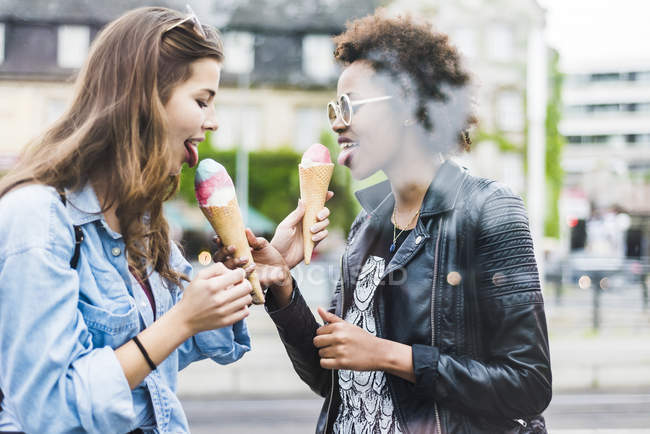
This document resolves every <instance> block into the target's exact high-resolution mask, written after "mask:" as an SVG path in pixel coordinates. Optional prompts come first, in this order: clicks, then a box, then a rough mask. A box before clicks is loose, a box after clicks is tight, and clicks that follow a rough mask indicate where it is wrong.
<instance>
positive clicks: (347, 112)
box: [327, 94, 392, 127]
mask: <svg viewBox="0 0 650 434" xmlns="http://www.w3.org/2000/svg"><path fill="white" fill-rule="evenodd" d="M391 98H392V96H390V95H386V96H378V97H375V98H367V99H359V100H356V101H351V100H350V97H349V96H347V95H346V94H343V95H341V96H340V97H339V100H338V101H330V102H329V103H327V119H328V120H329V123H330V127H333V126H334V123H335V122H336V119H337V118H340V119H341V121H342V122H343V123H344V124H345V126H346V127H349V126H350V123H352V114H353V112H354V110H353V107H356V106H360V105H363V104H368V103H371V102H379V101H385V100H387V99H391Z"/></svg>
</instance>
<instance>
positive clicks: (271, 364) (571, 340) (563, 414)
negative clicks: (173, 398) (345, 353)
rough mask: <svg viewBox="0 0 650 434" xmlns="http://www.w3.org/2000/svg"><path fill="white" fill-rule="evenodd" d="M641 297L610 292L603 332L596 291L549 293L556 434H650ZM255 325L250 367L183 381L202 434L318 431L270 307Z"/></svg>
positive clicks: (316, 297) (648, 357)
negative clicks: (596, 321) (596, 315)
mask: <svg viewBox="0 0 650 434" xmlns="http://www.w3.org/2000/svg"><path fill="white" fill-rule="evenodd" d="M332 269H333V267H332V266H326V267H324V268H323V269H322V270H321V272H322V273H321V274H323V276H325V277H327V278H326V279H325V280H324V282H325V283H323V285H322V286H321V287H317V288H315V289H314V288H312V289H311V290H307V291H306V299H307V300H308V303H309V305H310V307H312V309H314V310H315V309H316V307H317V306H319V305H326V304H327V302H328V299H329V293H328V291H329V290H330V289H329V288H327V282H328V281H331V280H330V278H331V276H329V274H331V273H332ZM315 273H317V274H318V273H320V272H318V271H315ZM640 294H641V292H640V289H639V288H637V287H633V286H628V287H622V288H612V289H610V290H609V291H605V292H604V293H602V294H601V298H600V309H599V329H598V330H594V329H593V316H594V310H593V303H592V302H593V298H592V295H593V293H592V292H591V291H590V290H580V289H578V288H566V289H565V291H564V293H563V294H562V297H561V298H559V299H558V297H557V296H556V294H555V292H554V291H552V290H547V291H546V292H545V301H546V313H547V323H548V326H549V339H550V349H551V364H552V370H553V391H554V398H553V401H552V403H551V406H550V407H549V409H548V410H547V412H546V413H545V414H546V417H547V422H548V424H549V427H551V428H552V429H551V432H557V433H563V434H569V433H571V434H582V433H599V434H610V433H625V432H629V433H634V434H637V433H642V432H643V433H650V311H649V310H648V309H647V308H644V306H643V305H642V303H641V301H640V300H641V298H640V297H641V296H640ZM247 321H248V326H249V330H250V333H251V338H252V345H253V347H252V350H251V351H250V352H249V353H248V354H246V355H245V356H244V357H243V359H242V360H240V361H238V362H236V363H234V364H232V365H228V366H216V365H215V363H214V362H212V361H201V362H197V363H194V364H192V365H191V366H189V367H188V368H186V369H185V370H184V371H182V372H181V373H180V376H179V387H178V391H179V396H180V397H181V399H182V400H183V402H184V406H185V408H186V410H187V413H188V418H189V420H190V424H191V426H192V428H193V432H196V433H204V432H205V433H207V432H211V433H214V432H224V433H226V432H230V433H247V432H251V433H277V432H281V433H283V434H292V433H305V432H313V429H314V423H315V420H316V417H317V415H318V412H319V409H320V405H321V403H322V400H321V399H320V398H318V397H317V396H316V395H314V394H313V393H312V392H311V391H310V390H309V388H308V387H307V386H306V385H305V384H304V383H302V381H300V379H299V378H298V376H297V375H296V374H295V372H294V371H293V368H292V366H291V362H290V361H289V358H288V356H287V355H286V353H285V350H284V347H283V346H282V343H281V342H280V339H279V337H278V335H277V331H276V329H275V326H274V325H273V323H272V321H271V320H270V319H269V317H268V315H267V314H266V312H265V311H264V308H263V307H259V306H257V307H253V309H252V312H251V315H250V317H249V318H248V320H247ZM215 421H219V424H218V426H217V425H215Z"/></svg>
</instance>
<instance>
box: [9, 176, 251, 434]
mask: <svg viewBox="0 0 650 434" xmlns="http://www.w3.org/2000/svg"><path fill="white" fill-rule="evenodd" d="M67 199H68V200H67V204H66V205H64V204H63V202H62V201H61V200H60V197H59V195H58V193H57V192H56V191H55V190H54V189H53V188H51V187H46V186H42V185H29V186H25V187H22V188H19V189H16V190H14V191H12V192H10V193H9V194H7V195H5V196H4V197H3V198H2V199H1V200H0V389H2V391H3V392H4V394H5V396H6V397H5V400H4V402H3V403H2V407H3V411H2V412H0V431H11V430H23V431H25V432H28V433H68V432H92V433H126V432H128V431H131V430H133V429H135V428H138V427H140V428H143V429H144V430H145V431H148V430H150V431H152V432H156V433H183V432H188V431H189V430H188V426H187V419H186V417H185V414H184V412H183V409H182V408H181V405H180V402H179V401H178V398H177V397H176V394H175V391H176V385H177V372H178V371H179V370H181V369H183V368H184V367H186V366H187V365H188V364H190V363H192V362H194V361H197V360H201V359H205V358H208V357H209V358H211V359H212V360H214V361H215V362H217V363H220V364H227V363H232V362H234V361H236V360H238V359H239V358H241V357H242V356H243V354H244V353H245V352H247V351H248V350H249V349H250V338H249V336H248V330H247V328H246V324H245V322H244V321H241V322H239V323H237V324H235V325H233V326H232V327H225V328H222V329H218V330H213V331H208V332H202V333H199V334H197V335H195V336H194V337H192V338H190V339H189V340H187V341H186V342H185V343H183V344H182V345H181V346H180V347H179V348H178V349H177V350H175V351H174V352H173V353H172V354H171V355H170V356H169V357H168V358H167V359H166V360H165V361H164V362H163V363H161V364H160V366H158V369H156V370H155V371H153V372H151V373H150V374H149V375H148V376H147V378H146V379H145V380H144V382H143V383H142V384H140V385H139V386H138V387H137V388H136V389H134V390H133V391H131V390H130V388H129V385H128V383H127V381H126V377H125V376H124V373H123V371H122V368H121V366H120V364H119V362H118V360H117V358H116V357H115V353H114V351H113V350H114V349H115V348H117V347H119V346H121V345H122V344H124V343H126V342H127V341H128V340H129V339H131V338H132V337H133V336H135V335H136V334H138V333H139V332H140V331H141V330H143V329H144V328H146V327H147V326H149V325H150V324H151V323H152V322H153V312H152V308H151V304H150V303H149V301H148V299H147V296H146V294H145V293H144V290H143V289H142V287H141V286H140V285H139V284H138V283H137V281H136V280H135V278H134V277H133V276H132V275H131V273H129V270H128V265H127V261H126V258H125V248H124V247H125V246H124V241H123V239H122V236H121V235H120V234H118V233H116V232H114V231H112V230H111V229H110V228H109V227H108V225H107V224H106V221H105V220H104V218H103V216H102V214H101V213H99V210H100V207H99V203H98V200H97V197H96V196H95V193H94V191H93V189H92V187H91V186H90V184H88V185H87V186H86V187H85V188H84V189H82V190H80V191H79V192H67ZM73 225H79V226H81V228H82V230H83V234H84V240H83V242H82V244H81V256H80V258H79V263H78V266H77V268H76V269H73V268H71V267H70V259H71V258H72V256H73V254H74V241H75V237H74V230H73ZM171 266H172V267H173V268H174V269H175V270H178V271H181V272H183V273H186V274H187V275H191V271H192V268H191V266H190V264H189V263H188V262H187V261H186V260H185V259H184V258H183V256H182V255H181V253H180V251H179V250H178V248H177V247H176V246H175V245H174V246H173V248H172V254H171ZM149 281H150V283H151V289H152V291H153V295H154V299H155V305H156V318H160V317H161V316H163V315H164V314H165V312H167V311H168V310H169V309H170V308H171V307H172V306H173V305H174V304H175V303H177V302H178V301H179V299H180V298H181V294H182V289H179V288H178V287H176V286H173V287H171V288H168V287H167V285H166V283H164V281H163V279H162V278H161V277H160V276H159V275H158V273H153V274H152V275H151V276H150V277H149Z"/></svg>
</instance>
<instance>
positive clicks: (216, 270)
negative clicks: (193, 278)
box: [197, 262, 229, 280]
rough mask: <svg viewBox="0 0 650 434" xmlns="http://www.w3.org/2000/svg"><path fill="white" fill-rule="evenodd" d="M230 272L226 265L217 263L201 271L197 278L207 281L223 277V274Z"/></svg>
mask: <svg viewBox="0 0 650 434" xmlns="http://www.w3.org/2000/svg"><path fill="white" fill-rule="evenodd" d="M228 271H229V270H228V269H227V268H226V266H225V265H223V264H222V263H221V262H217V263H215V264H212V265H210V266H209V267H206V268H204V269H202V270H201V271H199V273H198V274H197V278H199V279H202V280H206V279H210V278H212V277H217V276H221V275H222V274H224V273H226V272H228Z"/></svg>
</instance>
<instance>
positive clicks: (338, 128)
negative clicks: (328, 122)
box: [332, 116, 348, 134]
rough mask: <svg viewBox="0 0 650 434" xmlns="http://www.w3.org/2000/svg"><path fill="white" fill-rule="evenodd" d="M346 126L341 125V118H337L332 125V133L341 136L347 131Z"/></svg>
mask: <svg viewBox="0 0 650 434" xmlns="http://www.w3.org/2000/svg"><path fill="white" fill-rule="evenodd" d="M347 129H348V126H347V125H345V124H344V123H343V120H342V119H341V116H337V117H336V119H335V120H334V123H333V124H332V131H334V132H335V133H336V134H341V133H342V132H343V131H345V130H347Z"/></svg>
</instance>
